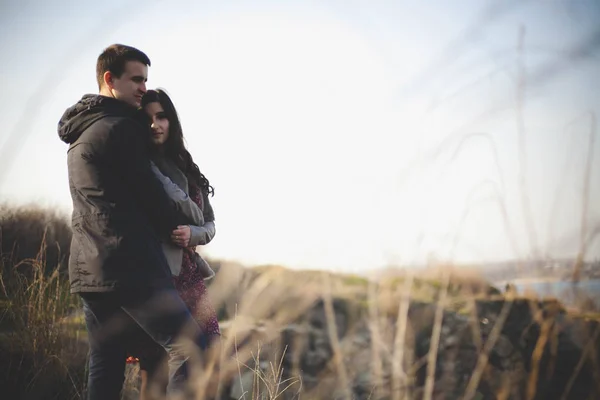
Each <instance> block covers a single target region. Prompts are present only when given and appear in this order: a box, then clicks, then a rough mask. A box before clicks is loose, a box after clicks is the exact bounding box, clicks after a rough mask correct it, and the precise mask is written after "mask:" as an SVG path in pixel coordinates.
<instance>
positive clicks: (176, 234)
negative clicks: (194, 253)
mask: <svg viewBox="0 0 600 400" xmlns="http://www.w3.org/2000/svg"><path fill="white" fill-rule="evenodd" d="M191 236H192V230H191V229H190V227H189V226H188V225H179V226H177V229H175V230H174V231H173V232H172V233H171V240H172V241H173V243H174V244H176V245H177V246H179V247H187V246H188V245H189V244H190V238H191Z"/></svg>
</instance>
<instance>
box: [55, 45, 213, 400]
mask: <svg viewBox="0 0 600 400" xmlns="http://www.w3.org/2000/svg"><path fill="white" fill-rule="evenodd" d="M149 66H150V59H149V58H148V56H147V55H146V54H144V53H143V52H142V51H140V50H138V49H135V48H133V47H130V46H125V45H121V44H114V45H111V46H109V47H108V48H106V49H105V50H104V51H103V52H102V54H100V56H99V57H98V60H97V64H96V78H97V81H98V87H99V94H97V95H92V94H88V95H84V96H83V97H82V98H81V100H79V101H78V102H77V103H76V104H75V105H73V106H72V107H70V108H68V109H67V110H66V111H65V113H64V115H63V116H62V118H61V119H60V121H59V123H58V134H59V136H60V138H61V139H62V140H63V141H64V142H66V143H68V144H69V149H68V152H67V160H68V173H69V187H70V191H71V197H72V200H73V216H72V229H73V239H72V242H71V253H70V259H69V280H70V284H71V292H72V293H77V294H78V295H79V296H80V297H81V299H82V303H83V311H84V315H85V322H86V327H87V332H88V337H89V345H90V358H89V372H88V374H89V376H88V386H87V392H88V393H87V396H88V399H90V400H117V399H120V393H121V390H122V387H123V381H124V372H125V363H126V359H127V357H134V358H135V359H139V362H140V370H141V380H142V386H141V398H142V399H150V398H164V397H165V396H166V395H167V393H168V394H169V396H171V395H173V396H177V398H180V397H179V396H182V398H186V397H187V396H189V395H190V394H191V391H192V386H193V385H189V383H190V382H189V381H190V379H189V378H190V377H191V376H192V374H194V373H198V372H199V371H198V369H199V368H200V366H199V365H198V364H200V363H197V362H195V363H193V364H192V360H198V359H202V357H203V356H204V355H205V354H207V351H208V350H209V349H214V348H215V346H218V343H219V337H220V331H219V324H218V321H217V317H216V313H215V310H214V308H213V306H212V305H211V303H210V301H209V300H208V298H207V291H206V286H205V283H204V280H205V279H209V278H210V277H212V275H214V273H213V272H212V270H211V269H210V267H209V266H208V264H207V263H206V262H205V261H204V260H203V259H202V258H201V257H200V255H199V254H197V253H196V251H195V247H196V246H197V245H204V244H207V243H208V242H210V241H211V240H212V238H213V237H214V235H215V224H214V213H213V210H212V207H211V205H210V202H209V195H210V194H213V188H212V186H211V185H210V183H209V181H208V180H207V179H206V177H205V176H204V175H203V174H202V173H201V172H200V169H199V168H198V165H197V164H196V163H195V162H194V160H193V159H192V156H191V154H190V153H189V152H188V150H187V149H186V147H185V145H184V141H183V133H182V128H181V124H180V122H179V118H178V116H177V112H176V110H175V107H174V105H173V103H172V101H171V99H170V98H169V96H168V95H167V94H166V93H165V92H164V91H163V90H146V81H147V77H148V67H149ZM190 364H191V365H190ZM215 379H217V380H218V378H216V377H215Z"/></svg>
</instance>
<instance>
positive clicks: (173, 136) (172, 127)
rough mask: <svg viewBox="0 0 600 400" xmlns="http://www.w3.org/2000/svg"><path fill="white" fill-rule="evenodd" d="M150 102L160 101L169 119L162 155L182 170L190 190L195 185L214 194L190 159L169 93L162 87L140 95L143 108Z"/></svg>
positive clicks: (205, 191) (208, 183)
mask: <svg viewBox="0 0 600 400" xmlns="http://www.w3.org/2000/svg"><path fill="white" fill-rule="evenodd" d="M150 103H160V105H161V106H162V108H163V109H164V110H165V115H166V117H167V119H168V120H169V137H168V138H167V141H166V142H165V144H164V145H163V146H164V155H165V156H166V157H168V158H169V159H171V160H172V161H173V162H175V165H177V168H179V169H180V170H181V171H183V173H184V174H185V176H186V177H187V179H188V182H189V184H190V191H191V190H192V188H194V187H195V188H197V189H199V190H201V191H202V192H204V193H205V194H207V195H208V194H210V195H213V196H214V188H213V187H212V186H211V185H210V182H209V181H208V179H206V177H205V176H204V174H203V173H202V172H200V168H198V165H196V163H195V162H194V160H193V159H192V155H191V154H190V152H189V151H188V150H187V149H186V147H185V143H184V140H183V130H182V129H181V122H179V116H178V115H177V110H175V105H173V102H172V101H171V98H170V97H169V95H168V94H167V93H166V92H165V90H164V89H156V90H148V91H147V92H146V94H145V95H144V97H142V105H141V106H142V108H144V107H146V106H147V105H148V104H150ZM192 185H193V186H192Z"/></svg>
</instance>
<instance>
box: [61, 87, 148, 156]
mask: <svg viewBox="0 0 600 400" xmlns="http://www.w3.org/2000/svg"><path fill="white" fill-rule="evenodd" d="M139 114H140V113H139V112H138V111H137V110H136V109H135V108H134V107H132V106H130V105H128V104H127V103H124V102H122V101H120V100H117V99H113V98H112V97H106V96H102V95H98V94H86V95H84V96H83V97H82V98H81V100H79V101H78V102H77V103H75V104H74V105H73V106H71V107H69V108H67V109H66V110H65V112H64V114H63V116H62V117H61V118H60V120H59V121H58V136H59V137H60V139H61V140H62V141H63V142H65V143H68V144H71V143H73V142H75V141H76V140H77V139H78V138H79V136H81V134H82V133H83V131H85V130H86V129H87V128H89V127H90V126H91V125H92V124H93V123H94V122H96V121H98V120H100V119H102V118H104V117H111V116H122V117H133V118H136V119H137V117H138V116H139Z"/></svg>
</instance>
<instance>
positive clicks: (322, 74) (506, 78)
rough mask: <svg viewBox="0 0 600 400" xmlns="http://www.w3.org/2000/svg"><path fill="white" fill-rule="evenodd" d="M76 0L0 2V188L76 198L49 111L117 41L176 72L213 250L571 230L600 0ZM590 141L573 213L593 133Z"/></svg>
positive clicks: (597, 111) (593, 213)
mask: <svg viewBox="0 0 600 400" xmlns="http://www.w3.org/2000/svg"><path fill="white" fill-rule="evenodd" d="M81 3H82V2H80V1H64V0H61V1H41V0H31V1H16V0H13V1H10V0H9V2H3V3H2V5H0V33H1V36H0V52H1V54H2V60H3V62H2V64H1V67H0V81H1V84H2V88H3V89H4V91H3V94H4V95H3V96H1V97H0V112H1V113H2V121H3V126H4V129H2V133H0V200H2V201H10V202H14V203H31V202H37V203H41V204H42V205H45V206H51V207H56V208H58V209H61V210H64V211H65V212H66V213H68V212H70V210H71V199H70V195H69V190H68V185H67V170H66V150H67V146H66V145H65V144H64V143H63V142H61V141H60V140H59V139H58V136H57V134H56V124H57V122H58V119H59V118H60V116H61V115H62V113H63V111H64V109H65V108H67V107H69V106H70V105H72V104H73V103H74V102H76V101H77V100H78V99H79V98H80V97H81V95H83V94H84V93H96V92H97V87H96V83H95V62H96V58H97V56H98V54H99V53H100V52H101V51H102V50H103V49H104V48H105V47H106V46H108V45H110V44H112V43H115V42H118V43H124V44H128V45H132V46H135V47H138V48H140V49H141V50H143V51H144V52H146V53H147V54H148V55H149V57H150V59H151V60H152V67H151V68H150V70H149V80H148V87H150V88H154V87H164V88H165V89H166V90H167V91H168V92H169V93H170V94H171V97H172V99H173V101H174V102H175V105H176V107H177V109H178V112H179V114H180V117H181V120H182V124H183V129H184V135H185V136H186V139H187V143H188V147H189V150H190V152H191V153H192V155H193V157H194V159H195V160H196V162H197V163H198V165H199V166H200V169H201V170H202V171H203V173H204V174H205V175H206V176H207V177H208V178H209V179H210V181H211V183H212V184H213V185H214V187H215V191H216V195H215V197H214V198H213V199H212V202H213V205H214V208H215V213H216V218H217V219H216V222H217V236H216V238H215V240H214V241H213V242H212V243H211V244H210V245H208V246H206V248H205V251H206V253H208V254H209V255H211V256H213V257H219V258H224V259H230V260H236V261H240V262H242V263H245V264H248V265H253V264H265V263H275V264H282V265H286V266H290V267H293V268H326V269H336V270H349V271H365V270H369V269H375V268H380V267H384V266H387V265H389V264H398V263H399V264H411V263H420V262H423V261H424V260H426V259H427V258H428V257H429V256H430V255H435V256H436V257H438V258H441V259H452V260H454V261H457V262H479V261H495V260H505V259H513V258H515V257H525V256H527V255H530V254H536V251H535V250H534V249H535V248H537V249H538V250H537V253H539V254H543V255H550V256H556V257H563V256H574V255H575V254H576V252H577V250H578V248H579V243H580V229H581V219H582V202H583V195H582V193H583V187H584V175H585V170H586V167H585V165H586V159H587V157H588V154H589V152H588V150H589V148H590V144H589V143H590V141H589V140H590V139H589V138H590V132H591V126H592V123H591V121H592V118H591V115H595V117H596V118H598V117H600V79H598V71H600V68H599V67H600V49H599V47H600V3H598V2H597V1H594V0H589V1H584V0H579V1H578V0H574V1H564V2H563V1H502V2H491V1H483V0H456V1H443V0H436V1H427V2H409V1H376V2H367V1H360V2H359V1H246V2H241V1H219V2H211V5H209V4H208V2H195V1H181V0H173V1H171V2H169V3H168V4H167V2H162V1H150V2H132V1H113V0H109V1H104V2H102V3H99V2H89V3H90V4H87V5H86V4H81ZM520 27H524V40H523V43H524V47H523V48H524V50H523V52H522V55H521V56H519V53H518V51H517V47H518V41H519V29H520ZM520 61H521V62H522V64H523V65H524V71H525V72H524V75H520V73H519V69H518V63H519V62H520ZM520 76H524V78H525V79H524V80H525V88H526V89H525V92H524V93H525V95H524V103H523V107H521V110H522V113H523V122H524V125H523V126H524V132H525V135H526V150H527V152H526V157H527V164H526V176H525V177H526V184H527V193H528V195H529V199H530V204H531V208H532V225H531V226H532V228H531V230H532V231H533V232H534V235H533V240H532V239H531V237H532V235H529V234H528V229H530V228H528V227H530V225H529V224H528V223H527V218H525V217H524V213H523V204H522V202H521V190H520V183H519V168H520V166H519V157H518V154H519V153H518V138H519V136H518V129H517V127H518V119H517V115H518V113H517V110H518V108H517V106H516V104H517V103H516V98H517V83H518V81H519V77H520ZM463 140H464V141H463ZM461 143H462V145H460V144H461ZM592 149H593V167H592V169H591V170H592V174H591V178H590V193H589V208H588V212H587V217H586V220H587V221H589V222H588V231H589V230H591V229H592V228H594V227H596V226H598V224H600V201H599V200H600V176H599V172H600V159H599V155H600V140H599V139H596V141H595V143H594V145H593V146H592ZM499 198H502V199H503V201H504V204H505V205H506V215H507V219H506V220H505V219H504V217H503V213H502V212H501V208H500V207H499V206H498V205H499V202H498V199H499ZM466 210H468V211H469V212H468V213H466ZM463 217H464V218H463ZM507 229H508V230H507ZM458 232H460V235H459V236H457V233H458ZM594 243H595V244H594V246H592V247H590V248H589V250H588V258H593V257H599V256H600V239H597V240H596V241H595V242H594Z"/></svg>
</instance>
